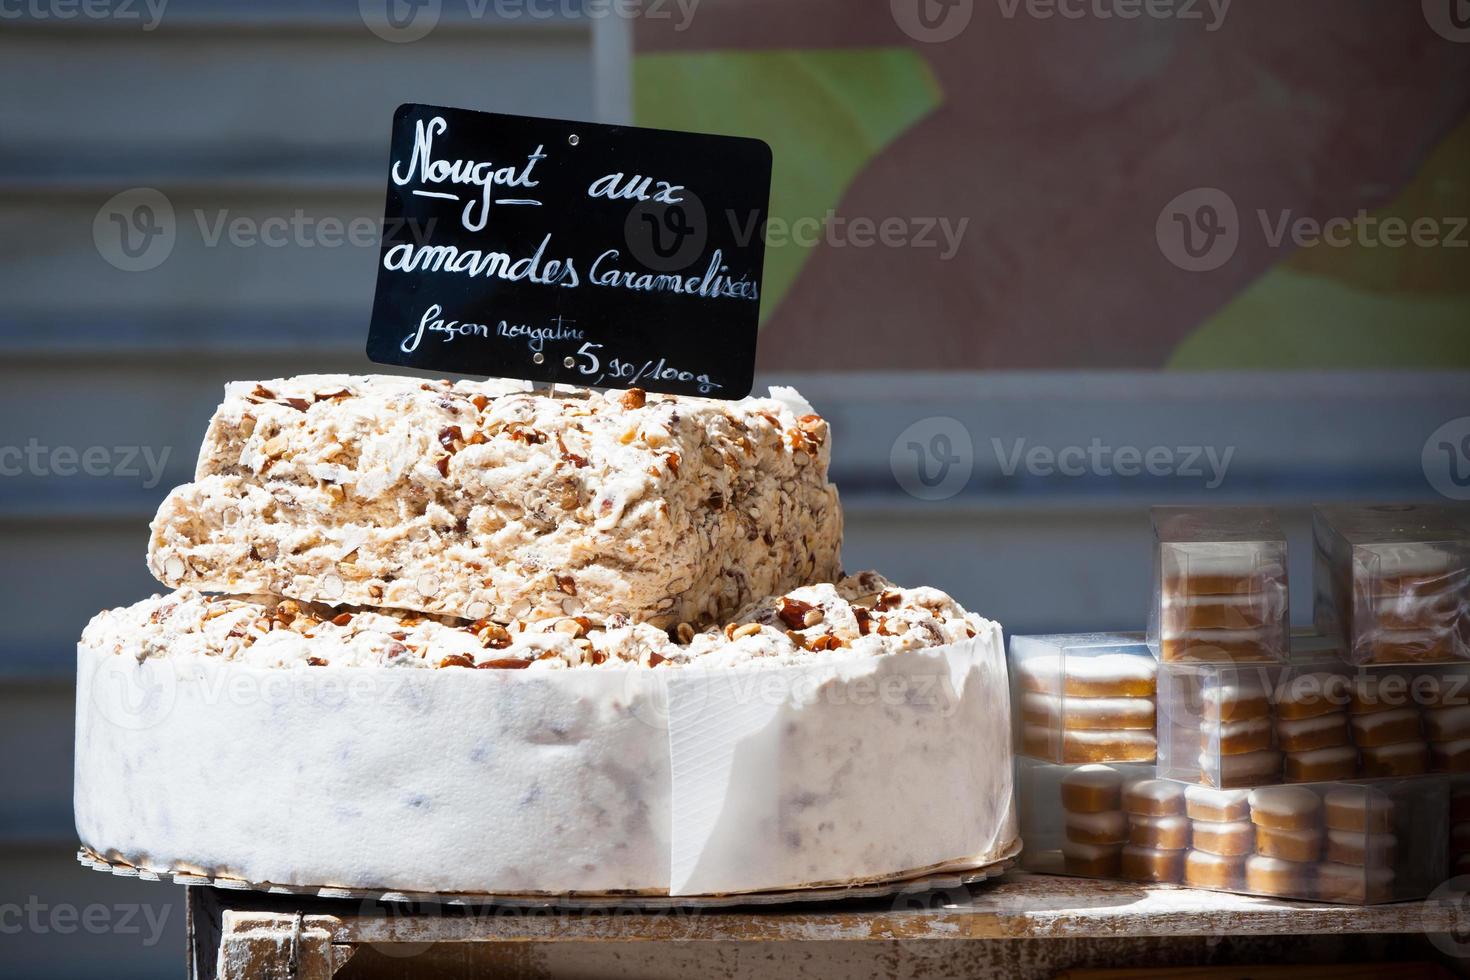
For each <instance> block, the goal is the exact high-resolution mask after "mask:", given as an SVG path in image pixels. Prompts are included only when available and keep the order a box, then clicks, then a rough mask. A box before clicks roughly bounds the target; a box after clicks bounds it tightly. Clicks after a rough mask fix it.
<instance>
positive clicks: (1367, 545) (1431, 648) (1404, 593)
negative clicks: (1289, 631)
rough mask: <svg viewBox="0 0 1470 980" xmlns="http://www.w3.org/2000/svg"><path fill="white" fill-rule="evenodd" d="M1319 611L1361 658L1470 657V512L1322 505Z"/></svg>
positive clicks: (1319, 618) (1316, 530) (1316, 525)
mask: <svg viewBox="0 0 1470 980" xmlns="http://www.w3.org/2000/svg"><path fill="white" fill-rule="evenodd" d="M1313 537H1314V539H1315V548H1314V564H1315V569H1316V572H1315V576H1314V585H1315V589H1314V594H1315V601H1314V603H1313V618H1314V620H1315V622H1316V624H1317V627H1318V629H1319V630H1321V631H1322V632H1323V633H1327V634H1331V635H1335V636H1340V637H1341V638H1342V640H1343V642H1344V644H1345V646H1346V655H1347V658H1348V659H1349V661H1351V662H1352V663H1356V664H1405V663H1435V662H1446V661H1456V660H1467V659H1470V509H1467V508H1465V507H1458V508H1456V507H1451V506H1444V505H1440V506H1427V505H1414V504H1385V505H1332V506H1324V505H1319V506H1317V507H1316V508H1315V509H1314V517H1313Z"/></svg>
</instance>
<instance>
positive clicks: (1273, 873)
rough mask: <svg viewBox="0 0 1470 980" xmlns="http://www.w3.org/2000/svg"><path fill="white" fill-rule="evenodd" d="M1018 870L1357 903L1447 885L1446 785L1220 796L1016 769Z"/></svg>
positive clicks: (1172, 785)
mask: <svg viewBox="0 0 1470 980" xmlns="http://www.w3.org/2000/svg"><path fill="white" fill-rule="evenodd" d="M1017 790H1018V792H1019V794H1020V798H1019V803H1020V815H1021V835H1022V837H1023V839H1024V840H1025V841H1026V849H1025V851H1024V852H1023V853H1022V859H1021V860H1022V865H1023V867H1025V868H1026V869H1027V870H1030V871H1036V872H1043V873H1053V874H1068V875H1079V876H1083V877H1096V878H1120V879H1123V880H1128V881H1138V882H1148V883H1168V884H1182V885H1188V886H1190V887H1194V888H1206V889H1213V890H1217V891H1229V892H1238V893H1242V894H1251V895H1266V896H1273V897H1277V898H1293V899H1309V900H1316V901H1324V902H1336V903H1344V904H1354V905H1368V904H1377V903H1381V902H1394V901H1404V900H1409V899H1415V898H1422V897H1424V896H1425V895H1427V894H1429V893H1430V892H1431V891H1432V890H1433V889H1434V888H1435V887H1436V886H1437V885H1438V884H1439V883H1440V881H1441V880H1442V879H1443V878H1444V875H1445V867H1446V861H1447V858H1446V854H1447V850H1446V847H1447V843H1448V840H1449V835H1450V830H1449V787H1448V783H1447V780H1446V779H1444V778H1419V779H1395V780H1373V781H1366V782H1353V783H1345V782H1323V783H1307V784H1300V785H1290V786H1288V785H1276V786H1263V787H1257V788H1254V789H1216V788H1213V787H1209V786H1204V785H1201V784H1199V783H1186V782H1182V781H1179V780H1172V779H1164V778H1160V777H1157V776H1155V775H1154V774H1153V772H1152V769H1151V768H1150V767H1148V766H1133V765H1103V764H1096V763H1094V764H1088V765H1081V766H1059V765H1054V764H1051V763H1045V762H1037V761H1034V760H1021V761H1020V763H1019V769H1018V778H1017Z"/></svg>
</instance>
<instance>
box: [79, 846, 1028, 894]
mask: <svg viewBox="0 0 1470 980" xmlns="http://www.w3.org/2000/svg"><path fill="white" fill-rule="evenodd" d="M1020 853H1021V842H1020V841H1019V840H1017V841H1015V842H1014V843H1012V844H1011V846H1010V847H1009V848H1007V849H1006V851H1005V856H1004V857H1003V858H1001V859H1000V860H999V861H995V862H993V863H991V864H987V865H984V866H982V867H977V868H966V869H949V870H936V871H931V872H928V873H924V874H919V875H915V876H911V877H906V878H900V879H893V880H889V881H855V882H852V883H850V884H846V885H832V886H826V887H816V888H798V889H791V890H786V891H772V892H751V893H745V894H734V895H678V896H672V897H671V896H669V895H655V894H635V893H622V894H620V893H616V892H601V893H599V892H573V893H569V894H565V895H549V894H547V895H543V894H521V895H506V894H495V893H490V892H462V893H457V894H437V893H432V894H431V893H423V892H401V891H373V890H370V889H361V888H328V887H305V886H289V885H273V884H268V883H263V882H250V881H244V880H242V879H239V878H228V877H210V876H207V875H194V874H187V873H185V872H182V871H174V872H167V871H162V872H160V871H151V870H149V869H147V868H140V867H137V866H136V865H132V864H128V863H126V862H123V861H109V860H108V859H107V858H105V857H103V856H102V855H100V854H98V853H97V852H96V851H94V850H92V849H91V848H90V847H82V848H80V849H79V850H78V851H77V861H78V862H79V863H81V864H82V865H83V866H84V867H88V868H91V869H92V870H93V871H103V872H107V873H110V874H114V875H117V876H119V877H122V878H137V879H139V880H142V881H165V882H167V881H172V882H173V883H174V884H176V885H203V886H208V887H212V888H227V889H231V890H234V891H258V892H266V893H268V894H272V895H295V896H299V897H303V898H326V899H347V900H352V901H375V902H403V903H415V902H419V903H422V902H424V901H426V900H432V901H433V902H435V903H438V904H442V905H467V906H468V905H506V906H519V907H525V908H561V909H579V908H586V909H597V908H618V909H633V910H657V909H671V908H725V907H730V906H736V905H783V904H790V903H795V902H832V901H844V900H852V899H872V898H888V897H891V896H894V895H901V894H905V893H909V892H923V891H942V890H945V889H951V888H963V887H966V886H969V885H975V884H979V883H980V882H983V881H987V880H989V879H992V878H998V877H1000V875H1002V874H1004V873H1005V872H1006V871H1008V870H1010V869H1011V868H1013V867H1014V866H1015V864H1016V858H1017V856H1018V855H1019V854H1020Z"/></svg>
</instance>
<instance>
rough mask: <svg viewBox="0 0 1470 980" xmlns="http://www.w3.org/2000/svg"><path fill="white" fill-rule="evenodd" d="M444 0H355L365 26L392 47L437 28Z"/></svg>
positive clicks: (417, 38)
mask: <svg viewBox="0 0 1470 980" xmlns="http://www.w3.org/2000/svg"><path fill="white" fill-rule="evenodd" d="M443 7H444V4H443V0H357V12H358V15H359V16H360V17H361V18H362V22H363V24H364V26H366V27H367V29H368V30H370V31H372V32H373V34H374V35H376V36H377V37H379V38H381V39H382V40H384V41H388V42H389V43H391V44H407V43H410V42H412V41H420V40H422V39H424V38H426V37H428V36H429V33H430V32H431V31H433V30H434V28H435V27H437V26H439V15H440V14H441V13H443Z"/></svg>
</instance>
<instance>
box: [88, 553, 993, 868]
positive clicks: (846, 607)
mask: <svg viewBox="0 0 1470 980" xmlns="http://www.w3.org/2000/svg"><path fill="white" fill-rule="evenodd" d="M78 658H79V659H78V667H79V675H78V676H79V683H78V703H77V745H76V817H77V827H78V830H79V832H80V835H81V838H82V841H83V843H84V844H85V845H86V846H87V847H89V848H91V849H92V850H94V851H95V852H97V853H98V854H100V855H103V856H104V857H106V858H108V859H109V860H112V861H115V862H119V863H127V864H132V865H136V866H138V867H141V868H144V869H147V870H151V871H156V872H160V873H163V872H193V873H198V874H206V875H210V876H215V877H230V878H238V879H241V880H243V881H246V882H250V883H252V884H256V885H266V884H270V885H287V886H295V887H300V888H318V887H319V888H353V889H381V890H392V891H434V892H446V893H487V894H537V895H579V894H604V893H608V892H639V893H655V894H673V895H703V894H722V893H734V892H746V891H763V890H771V889H788V888H800V887H807V886H815V885H826V884H836V883H849V882H858V881H880V880H890V879H897V878H903V877H906V876H911V875H914V874H917V873H921V872H925V871H929V870H939V869H944V870H951V869H965V868H975V867H980V866H984V865H986V864H990V863H993V862H995V861H997V860H999V859H1001V858H1003V857H1006V856H1008V854H1009V853H1010V852H1011V850H1012V849H1013V848H1014V846H1015V844H1016V827H1015V816H1014V809H1013V806H1012V801H1011V778H1010V752H1009V738H1010V735H1009V732H1010V725H1009V709H1008V706H1007V700H1006V689H1007V688H1006V684H1005V673H1004V671H1005V666H1004V661H1003V655H1002V647H1001V633H1000V627H999V626H998V625H996V624H995V623H992V622H989V621H987V620H984V619H982V618H980V617H978V616H975V615H973V614H969V613H966V612H965V611H964V610H963V609H962V608H960V607H959V605H958V604H956V603H955V602H954V601H953V600H952V599H951V598H950V597H949V596H947V595H945V594H944V593H942V592H939V591H938V590H935V589H929V588H917V589H904V588H898V587H895V586H893V585H892V584H891V583H889V582H887V581H886V580H884V579H883V578H882V577H881V576H878V575H877V574H875V573H871V572H866V573H862V574H859V575H855V576H850V577H847V578H843V579H841V580H839V581H837V582H835V583H833V584H820V585H811V586H806V587H803V588H798V589H794V590H792V591H790V592H788V593H786V594H784V595H781V596H778V597H773V598H770V599H763V600H760V601H757V602H754V603H751V604H749V605H748V606H747V607H746V608H745V609H744V610H742V611H741V612H739V613H738V614H737V615H735V616H733V617H732V618H731V619H730V621H729V622H727V623H724V624H723V625H721V626H719V627H711V628H709V629H706V630H702V631H696V630H695V629H694V628H692V627H690V626H688V625H687V624H681V625H679V626H677V627H674V628H672V629H668V630H665V629H660V628H658V627H655V626H652V625H649V624H647V623H628V622H626V621H623V620H622V619H621V617H617V616H613V617H611V618H609V619H607V620H606V621H605V622H600V623H599V622H593V621H592V620H590V619H588V618H585V617H580V616H563V617H554V618H550V619H536V620H532V621H520V620H512V621H510V622H508V623H502V622H492V621H491V620H489V619H485V620H480V621H476V622H471V621H468V620H461V619H452V618H446V617H439V616H432V615H428V614H425V613H419V612H406V611H396V610H388V609H376V608H371V609H370V608H361V607H354V606H327V605H320V604H316V603H311V602H304V601H298V600H294V599H283V598H278V597H267V596H222V595H208V594H204V593H200V592H196V591H193V590H190V589H184V590H180V591H177V592H173V593H171V594H168V595H162V596H155V597H153V598H151V599H148V600H145V601H143V602H140V603H138V604H136V605H133V606H130V607H127V608H123V609H115V610H111V611H107V612H103V613H101V614H99V615H98V616H97V617H96V618H95V619H94V620H93V621H92V622H91V624H90V625H89V626H88V627H87V629H86V631H85V633H84V635H83V637H82V641H81V643H80V645H79V647H78Z"/></svg>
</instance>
